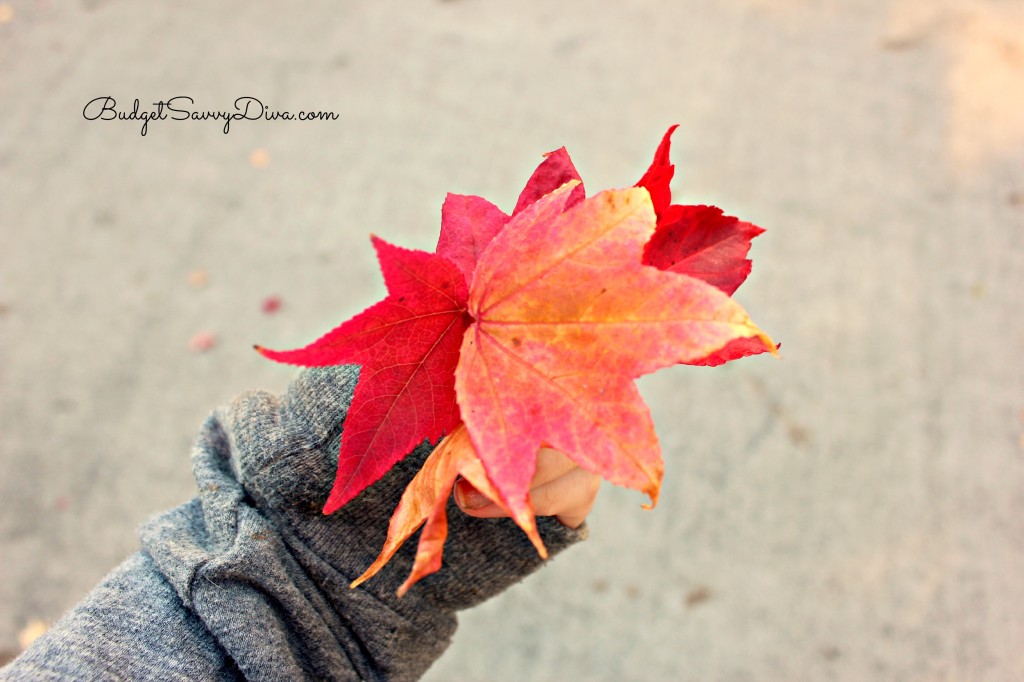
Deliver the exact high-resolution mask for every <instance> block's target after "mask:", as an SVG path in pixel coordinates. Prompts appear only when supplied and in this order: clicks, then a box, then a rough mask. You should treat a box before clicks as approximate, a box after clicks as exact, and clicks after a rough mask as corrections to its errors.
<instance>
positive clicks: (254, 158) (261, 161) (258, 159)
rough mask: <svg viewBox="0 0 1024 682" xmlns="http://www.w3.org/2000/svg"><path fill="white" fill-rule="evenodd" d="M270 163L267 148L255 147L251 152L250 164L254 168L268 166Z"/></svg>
mask: <svg viewBox="0 0 1024 682" xmlns="http://www.w3.org/2000/svg"><path fill="white" fill-rule="evenodd" d="M269 164H270V154H269V153H268V152H267V150H266V149H253V150H252V152H250V153H249V165H250V166H252V167H253V168H266V167H267V166H268V165H269Z"/></svg>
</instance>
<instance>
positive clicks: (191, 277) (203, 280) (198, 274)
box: [188, 268, 210, 289]
mask: <svg viewBox="0 0 1024 682" xmlns="http://www.w3.org/2000/svg"><path fill="white" fill-rule="evenodd" d="M209 281H210V277H209V275H207V274H206V270H203V269H202V268H199V269H197V270H193V271H192V272H190V273H188V285H189V286H190V287H193V288H195V289H202V288H203V287H205V286H206V285H207V284H208V283H209Z"/></svg>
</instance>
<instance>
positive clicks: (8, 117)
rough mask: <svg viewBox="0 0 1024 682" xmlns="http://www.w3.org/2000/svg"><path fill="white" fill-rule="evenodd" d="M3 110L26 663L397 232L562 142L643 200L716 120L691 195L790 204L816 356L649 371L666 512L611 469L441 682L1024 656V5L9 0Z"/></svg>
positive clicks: (484, 619)
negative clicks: (563, 538) (183, 117)
mask: <svg viewBox="0 0 1024 682" xmlns="http://www.w3.org/2000/svg"><path fill="white" fill-rule="evenodd" d="M105 95H110V96H113V97H114V98H116V100H117V102H118V105H119V107H122V108H124V107H126V106H127V107H128V108H130V105H131V101H132V100H133V99H134V98H139V99H140V100H141V102H142V103H143V104H144V105H145V104H147V103H150V102H155V101H157V100H161V99H167V98H170V97H174V96H179V95H185V96H190V97H192V98H194V100H195V102H196V105H195V106H196V108H199V109H207V108H209V109H223V108H228V107H230V106H231V103H232V102H233V100H234V99H235V98H236V97H242V96H253V97H257V98H259V99H260V100H262V102H263V103H264V104H266V105H267V106H269V107H270V108H271V109H275V110H280V109H284V110H293V111H294V110H297V109H318V110H327V111H333V112H336V113H337V114H338V115H339V120H337V121H335V122H316V123H297V122H281V121H275V122H268V121H241V122H236V123H235V124H234V125H233V126H232V127H231V130H230V133H229V134H228V135H224V134H222V132H221V130H220V124H218V123H213V122H191V121H190V122H173V121H162V122H161V121H154V122H152V123H151V124H150V126H149V130H148V134H147V135H146V136H144V137H143V136H141V135H140V134H139V126H138V125H137V124H135V123H130V122H119V121H112V122H103V121H87V120H85V119H84V118H83V115H82V110H83V107H84V106H85V104H86V102H88V101H89V100H91V99H93V98H95V97H100V96H105ZM0 121H2V123H0V196H2V198H0V499H2V507H3V510H2V512H0V556H2V559H0V648H3V649H6V650H8V651H13V650H16V649H17V647H18V641H17V640H18V634H19V632H23V631H24V629H25V628H26V626H27V625H28V624H30V623H31V622H32V621H35V620H42V621H52V620H53V619H55V618H57V617H58V616H59V614H60V613H61V612H62V611H63V610H64V609H66V608H67V607H69V606H70V605H72V604H73V603H74V602H75V601H76V600H78V599H79V598H80V597H81V596H82V595H83V594H84V593H85V592H86V591H87V590H88V589H89V588H90V587H91V586H92V585H93V584H94V583H95V582H96V581H97V580H98V579H99V578H100V577H101V576H102V575H103V574H104V573H105V572H106V571H107V570H109V569H110V568H111V567H113V566H114V565H115V564H117V563H118V562H119V561H120V560H121V559H122V558H123V557H125V556H126V555H127V554H129V553H130V552H131V551H132V550H133V549H134V548H135V547H136V539H135V531H134V529H135V527H136V525H137V524H138V523H140V522H141V521H142V520H144V519H145V518H147V517H148V516H150V515H151V514H153V513H154V512H157V511H159V510H161V509H164V508H167V507H169V506H172V505H175V504H177V503H180V502H182V501H184V500H186V499H187V498H189V497H190V496H191V494H192V492H191V491H192V484H191V480H190V473H189V464H188V452H189V443H190V440H191V438H192V435H193V432H194V430H195V428H196V427H197V426H198V425H199V423H200V422H201V420H202V419H203V418H204V416H205V415H206V413H207V412H208V411H209V410H210V409H211V408H213V407H214V406H216V405H217V404H220V403H223V402H225V401H227V400H228V399H229V398H231V397H232V396H233V395H234V394H236V393H238V392H240V391H242V390H245V389H249V388H261V387H266V388H271V389H276V390H280V389H283V388H284V387H285V386H286V384H287V382H288V380H289V378H290V376H291V375H292V371H291V370H290V369H287V368H283V367H280V366H276V365H274V364H271V363H269V362H266V361H263V360H261V359H260V358H259V357H257V356H256V355H255V354H254V353H253V352H252V351H251V350H250V344H252V343H253V342H257V341H258V342H263V343H266V344H268V345H271V346H277V347H285V346H293V345H297V344H299V343H302V342H305V341H307V340H309V339H311V338H313V337H314V336H315V335H316V334H318V333H320V332H322V331H324V330H326V329H327V328H328V327H329V326H332V325H333V324H335V323H337V322H338V321H340V320H342V319H343V318H345V317H348V316H349V315H351V314H353V313H355V312H357V311H358V310H361V309H362V308H363V307H365V306H366V305H368V304H370V303H372V302H374V301H375V300H377V299H378V297H379V296H380V295H381V293H382V286H381V283H380V277H379V274H378V273H377V269H376V264H375V262H374V257H373V252H372V249H371V248H370V245H369V241H368V238H367V236H368V234H369V233H370V232H371V231H373V232H375V233H377V234H380V235H381V236H383V237H385V238H387V239H389V240H391V241H393V242H396V243H398V244H402V245H405V246H409V247H416V248H431V247H432V246H433V244H434V241H435V239H436V235H437V229H438V218H439V209H440V204H441V200H442V198H443V197H444V193H445V192H446V191H456V192H462V193H472V194H480V195H483V196H486V197H489V198H491V199H492V200H496V201H497V202H499V203H500V204H501V205H503V206H504V207H506V208H509V207H511V205H512V202H513V201H514V199H515V197H516V195H517V193H518V190H519V189H520V187H521V184H522V182H523V180H524V179H525V177H526V175H527V174H528V173H529V171H530V170H531V169H532V167H533V166H534V165H535V163H536V162H537V161H538V160H539V155H540V154H541V153H542V152H544V151H547V150H550V149H553V148H556V147H559V146H561V145H566V146H568V148H569V150H570V151H571V153H572V154H573V157H574V159H575V160H576V163H577V166H578V167H579V169H580V171H581V172H582V173H583V175H584V177H585V180H586V181H587V185H588V187H590V188H591V189H593V190H597V189H600V188H604V187H614V186H622V185H627V184H631V183H632V182H633V181H634V180H635V179H636V178H637V177H638V176H639V173H640V172H641V171H642V170H643V168H644V167H645V166H646V164H647V162H648V161H649V158H650V155H651V153H652V152H653V149H654V146H655V144H656V143H657V141H658V139H659V137H660V135H661V134H662V132H663V131H664V129H665V128H666V127H667V125H668V124H670V123H673V122H679V123H681V124H682V127H681V129H680V130H679V132H678V134H677V138H676V139H677V143H676V153H677V156H676V159H677V160H678V163H679V174H678V176H677V182H676V185H675V187H676V191H677V196H679V197H680V198H681V199H682V200H683V201H686V202H713V203H718V204H719V205H721V206H723V207H724V208H726V209H727V210H728V211H729V212H731V213H734V214H738V215H740V216H742V217H744V218H746V219H748V220H751V221H754V222H756V223H758V224H760V225H762V226H764V227H766V228H767V229H768V232H767V233H766V234H765V235H764V236H763V237H760V238H759V239H758V240H757V242H756V245H755V247H754V250H753V256H754V258H755V268H754V274H753V276H752V277H751V279H750V280H749V282H748V283H747V284H746V285H745V286H744V287H743V288H742V289H741V290H740V292H739V294H738V298H739V299H740V300H741V302H742V303H743V304H744V305H745V306H746V307H747V308H748V310H749V311H750V312H751V314H752V315H753V316H754V318H755V319H756V320H757V321H758V322H760V323H761V325H762V326H763V327H764V328H765V329H767V330H768V331H769V332H771V333H772V334H773V335H774V336H775V338H776V339H778V340H781V341H782V343H783V356H784V359H783V360H781V361H773V360H771V359H768V358H756V359H750V360H746V361H742V362H739V363H735V364H734V365H730V366H728V367H726V368H723V369H719V370H710V371H709V370H701V369H696V368H676V369H673V370H669V371H664V372H661V373H659V374H657V375H655V376H653V377H651V378H648V379H645V380H644V381H643V382H642V388H643V390H644V393H645V395H646V396H647V397H648V399H649V402H650V404H651V406H652V410H653V413H654V417H655V420H656V423H657V426H658V430H659V433H660V436H661V439H662V443H663V445H664V448H665V452H666V460H667V474H666V481H665V486H664V493H663V498H662V502H661V504H660V505H659V507H658V508H657V509H656V510H654V511H652V512H645V511H642V510H641V509H640V503H641V501H642V499H641V498H640V496H639V495H637V494H635V493H631V492H628V491H624V490H618V489H612V488H610V487H606V488H605V489H604V491H603V492H602V495H601V499H600V500H599V503H598V506H597V508H596V510H595V511H594V513H593V516H592V519H591V524H592V539H591V540H590V541H589V542H588V543H585V545H584V546H581V547H578V548H575V549H573V550H572V551H571V552H568V553H567V554H566V555H564V556H562V557H560V558H558V559H557V560H556V561H554V562H553V564H552V565H551V566H550V567H548V568H547V569H546V570H544V571H542V572H541V573H540V574H539V575H537V576H535V577H533V578H531V579H529V580H528V581H526V582H525V583H524V584H522V585H520V586H518V587H516V588H515V589H513V590H511V591H510V592H508V593H507V594H505V595H504V596H502V597H501V598H499V599H496V600H494V601H492V602H490V603H488V604H486V605H485V606H483V607H481V608H479V609H477V610H476V611H474V612H472V613H470V614H467V615H466V616H465V617H464V619H463V626H462V628H461V629H460V631H459V633H458V635H457V637H456V640H455V643H454V645H453V646H452V648H451V649H450V651H449V652H448V653H447V654H446V656H445V657H444V658H443V659H442V660H441V661H440V662H439V663H438V664H437V665H436V666H435V668H434V669H433V670H432V671H431V673H430V674H429V676H428V677H429V679H430V680H435V681H439V680H655V679H691V680H805V679H806V680H823V679H833V680H848V681H854V680H869V679H870V680H882V679H885V680H889V679H892V680H897V679H898V680H1012V679H1024V655H1022V654H1021V649H1020V643H1021V641H1024V608H1022V607H1024V578H1022V576H1024V440H1022V434H1024V413H1022V410H1024V365H1022V362H1021V359H1020V353H1021V351H1022V350H1024V322H1022V319H1021V316H1020V304H1021V292H1022V291H1024V6H1022V4H1021V3H1020V2H1019V0H1013V1H1010V0H1003V1H1000V0H978V1H976V2H966V1H959V0H877V1H869V0H859V1H856V2H853V1H843V2H827V1H825V0H721V1H719V2H714V3H710V2H697V1H696V0H685V1H682V0H681V1H678V2H668V1H665V2H653V1H637V2H629V3H606V4H604V5H603V6H601V7H598V6H597V3H588V2H583V1H582V0H570V1H567V2H560V3H549V2H539V1H537V2H520V3H515V4H514V5H512V4H507V3H485V2H482V1H481V0H453V1H447V2H439V1H436V0H435V1H430V2H426V1H423V2H420V1H415V2H405V3H399V2H396V1H391V2H373V3H371V2H361V3H360V2H315V3H304V4H302V5H301V6H300V5H286V4H285V3H270V2H263V3H232V2H223V3H205V2H195V1H186V2H174V3H159V4H156V3H130V2H124V1H117V0H82V1H81V2H54V1H52V0H49V1H47V0H39V1H38V2H28V1H24V2H11V3H0ZM269 295H277V296H280V297H281V299H282V301H283V306H282V308H281V310H280V311H279V312H278V313H277V314H274V315H267V314H264V313H263V312H262V311H261V302H262V301H263V299H264V298H265V297H267V296H269ZM201 332H206V333H210V334H213V335H215V338H216V345H215V346H214V347H213V348H211V349H209V350H207V351H206V352H193V351H190V349H189V342H190V339H192V338H193V337H194V335H196V334H197V333H201ZM382 522H384V520H383V519H382Z"/></svg>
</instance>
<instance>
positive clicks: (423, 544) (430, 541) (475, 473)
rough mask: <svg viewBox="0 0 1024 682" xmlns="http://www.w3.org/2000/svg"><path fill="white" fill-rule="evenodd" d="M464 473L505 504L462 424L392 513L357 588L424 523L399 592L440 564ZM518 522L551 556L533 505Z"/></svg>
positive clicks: (542, 551) (354, 584)
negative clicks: (449, 507)
mask: <svg viewBox="0 0 1024 682" xmlns="http://www.w3.org/2000/svg"><path fill="white" fill-rule="evenodd" d="M534 454H536V453H534ZM459 476H462V477H463V478H465V479H466V480H468V481H469V482H470V483H471V484H472V485H473V487H475V488H476V489H477V490H479V491H480V492H481V493H482V494H484V495H486V496H487V497H488V498H490V499H491V500H493V501H494V502H496V503H497V504H498V505H499V506H502V507H503V508H504V505H503V503H502V502H501V496H500V495H499V493H498V491H497V490H495V489H494V486H493V485H491V482H490V480H489V479H488V478H487V474H486V473H484V468H483V465H482V464H481V463H480V460H479V458H478V457H477V455H476V451H475V450H474V449H473V444H472V443H471V442H470V440H469V436H468V434H467V433H466V429H465V427H464V426H462V425H459V426H458V427H457V428H456V429H455V430H454V431H453V432H452V433H451V434H449V435H448V436H447V437H445V439H444V440H442V441H441V443H440V444H439V445H438V446H437V448H435V449H434V451H433V452H432V453H431V454H430V456H429V457H428V458H427V461H426V462H424V464H423V468H421V469H420V471H419V473H417V474H416V476H415V477H413V479H412V481H411V482H410V483H409V485H408V487H407V488H406V489H405V492H404V493H403V494H402V499H401V501H400V502H399V503H398V507H397V508H396V509H395V513H394V515H392V517H391V523H390V525H389V526H388V537H387V540H386V541H385V543H384V549H382V550H381V553H380V556H378V557H377V560H376V561H374V562H373V564H372V565H371V566H370V567H369V568H368V569H366V572H365V573H363V574H362V575H361V576H359V577H358V578H356V579H355V581H353V582H352V585H351V586H352V587H357V586H358V585H361V584H362V583H364V582H366V581H367V580H369V579H370V578H372V577H373V576H374V575H376V574H377V572H378V571H380V569H381V568H383V567H384V565H385V564H386V563H387V562H388V561H390V560H391V557H392V556H394V554H395V552H397V551H398V549H399V548H400V547H401V546H402V544H404V543H405V541H406V540H408V539H409V537H410V536H412V535H413V534H414V533H415V532H416V530H417V529H419V527H420V526H423V532H422V533H420V541H419V546H418V547H417V550H416V559H415V560H414V562H413V567H412V571H411V572H410V574H409V577H408V578H407V579H406V581H405V582H404V583H403V584H402V586H401V587H400V588H399V589H398V594H399V596H401V595H403V594H405V593H406V592H407V591H408V589H409V588H410V587H412V585H413V584H414V583H416V582H417V581H418V580H420V579H421V578H423V577H424V576H427V575H430V574H431V573H434V572H436V571H437V570H438V569H440V568H441V553H442V551H443V549H444V541H445V539H446V538H447V537H448V517H447V514H446V513H445V507H446V506H447V504H448V498H449V496H450V495H451V492H452V486H453V485H454V484H455V480H456V479H457V478H458V477H459ZM506 511H508V509H507V508H506ZM516 522H517V523H518V524H519V527H520V528H522V529H523V531H525V532H526V534H527V535H528V536H529V537H530V540H531V541H532V542H533V544H534V546H535V547H536V548H537V551H538V552H540V555H541V556H542V557H545V558H547V550H546V549H545V548H544V543H543V542H541V539H540V535H539V534H538V533H537V524H536V522H535V521H534V518H533V512H532V510H529V509H528V510H527V513H526V514H525V515H524V514H520V515H519V516H518V517H517V518H516Z"/></svg>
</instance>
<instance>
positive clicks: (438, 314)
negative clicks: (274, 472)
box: [257, 148, 583, 514]
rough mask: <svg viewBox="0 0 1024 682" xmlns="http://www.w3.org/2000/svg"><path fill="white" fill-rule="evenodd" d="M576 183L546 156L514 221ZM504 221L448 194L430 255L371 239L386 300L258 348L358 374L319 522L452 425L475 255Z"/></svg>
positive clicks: (571, 171) (556, 155) (564, 164)
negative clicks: (321, 331)
mask: <svg viewBox="0 0 1024 682" xmlns="http://www.w3.org/2000/svg"><path fill="white" fill-rule="evenodd" d="M578 178H579V175H578V174H577V173H576V169H575V167H573V165H572V161H571V160H570V159H569V155H568V154H567V153H566V151H565V149H564V148H563V149H559V150H557V151H554V152H551V153H550V154H547V155H546V158H545V160H544V161H543V162H542V163H541V164H540V165H539V166H538V167H537V169H536V170H535V171H534V172H533V174H532V175H531V176H530V179H529V180H528V181H527V183H526V187H525V188H524V189H523V192H522V194H521V195H520V197H519V201H518V202H517V203H516V209H515V211H513V215H515V214H517V213H520V212H521V211H523V210H524V209H526V208H528V207H529V206H530V205H531V204H532V203H533V202H534V201H536V199H537V197H540V196H543V195H544V194H547V193H548V192H550V191H551V190H552V189H554V188H555V187H558V186H559V185H561V184H564V182H566V181H567V180H571V179H578ZM582 192H583V190H582V185H579V187H578V189H577V190H575V192H574V193H573V195H572V199H573V201H580V200H582V198H583V194H582ZM509 220H510V216H508V215H506V214H505V213H503V212H502V211H501V210H500V209H498V208H497V207H496V206H494V205H493V204H491V203H490V202H488V201H487V200H485V199H482V198H480V197H474V196H461V195H456V194H449V195H448V197H447V199H446V200H445V203H444V205H443V207H442V209H441V236H440V239H439V241H438V246H437V253H436V254H431V253H426V252H423V251H410V250H407V249H401V248H398V247H396V246H392V245H390V244H388V243H386V242H384V241H383V240H380V239H377V238H376V237H375V238H374V239H373V244H374V246H375V247H376V249H377V255H378V259H379V260H380V265H381V271H382V272H383V274H384V281H385V284H386V285H387V288H388V296H387V298H385V299H384V300H383V301H381V302H380V303H378V304H377V305H375V306H373V307H371V308H369V309H367V310H366V311H364V312H362V313H360V314H359V315H357V316H356V317H354V318H352V319H351V320H349V321H348V322H345V323H343V324H342V325H340V326H339V327H337V328H335V329H334V330H332V331H330V332H329V333H327V334H325V335H324V336H323V337H321V338H320V339H318V340H316V341H314V342H313V343H312V344H310V345H308V346H306V347H304V348H300V349H297V350H291V351H273V350H269V349H266V348H262V347H260V346H257V350H258V351H259V352H260V353H262V354H263V355H264V356H266V357H268V358H270V359H271V360H276V361H278V362H284V363H289V364H294V365H302V366H306V367H318V366H327V365H339V364H346V363H354V364H359V365H361V366H362V368H361V370H360V373H359V382H358V383H357V384H356V389H355V393H354V394H353V396H352V405H351V407H350V408H349V411H348V416H347V417H346V421H345V434H344V436H343V438H342V442H341V448H340V450H339V452H338V471H337V475H336V477H335V480H334V486H333V488H332V489H331V493H330V495H329V496H328V498H327V502H326V504H325V505H324V513H325V514H330V513H332V512H334V511H336V510H337V509H340V508H341V507H342V506H343V505H345V504H346V503H347V502H348V501H349V500H351V499H353V498H354V497H355V496H356V495H358V494H359V493H360V492H362V491H363V490H364V489H365V488H366V487H367V486H369V485H371V484H373V483H374V482H375V481H377V480H378V479H379V478H380V477H381V476H383V475H384V474H385V473H387V471H388V470H389V469H390V468H391V467H392V466H394V465H395V464H396V463H397V462H398V461H399V460H401V459H402V458H404V457H405V456H406V455H407V454H408V453H409V452H411V451H412V449H413V448H414V447H415V446H416V445H418V444H419V443H421V442H423V440H425V439H426V440H429V441H430V442H431V443H436V442H437V440H438V439H439V438H441V436H443V435H444V434H445V433H447V432H450V431H451V430H452V429H453V428H454V427H455V426H456V425H457V424H458V423H459V411H458V406H457V405H456V402H455V366H456V363H457V362H458V351H459V346H460V344H461V342H462V335H463V332H464V331H465V328H466V324H467V317H466V296H467V282H468V281H469V280H470V279H471V278H472V275H473V269H474V267H475V266H476V260H477V258H478V256H479V254H480V253H482V252H483V250H484V249H485V248H486V247H487V245H488V244H489V243H490V241H491V239H493V238H494V236H495V235H496V234H497V233H498V232H500V231H501V230H502V228H503V227H504V226H505V224H506V223H507V222H508V221H509Z"/></svg>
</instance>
